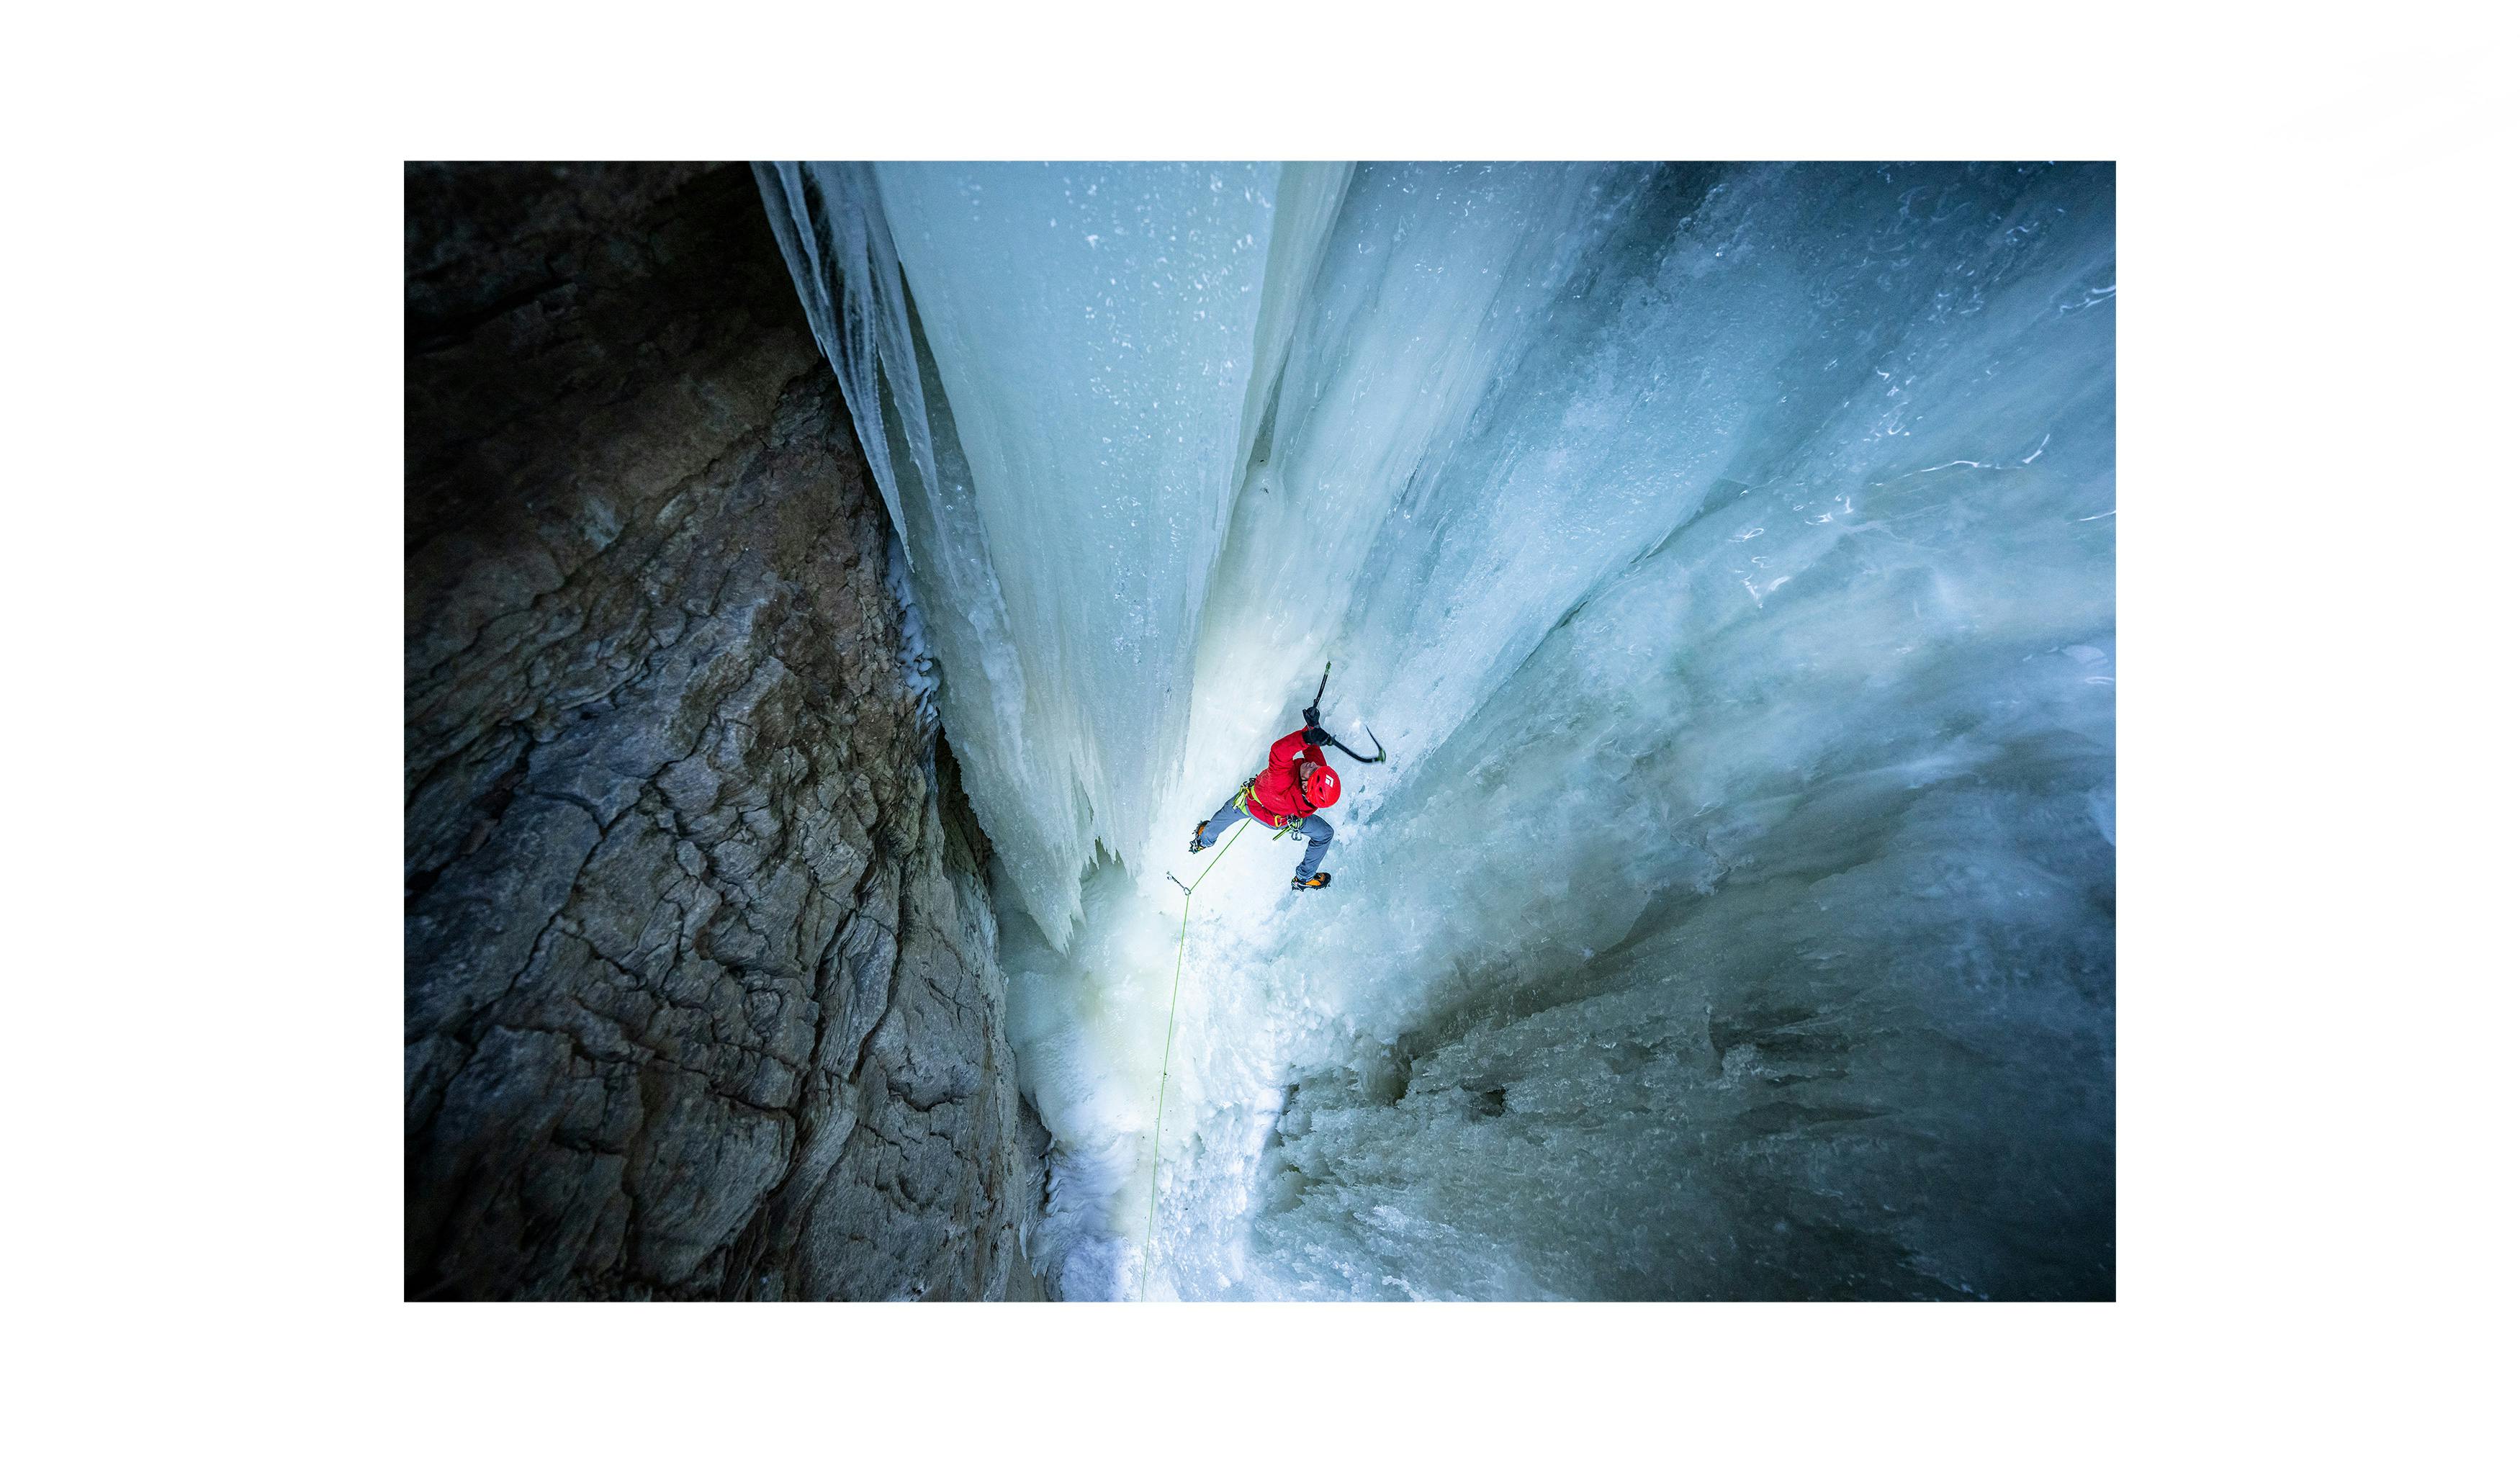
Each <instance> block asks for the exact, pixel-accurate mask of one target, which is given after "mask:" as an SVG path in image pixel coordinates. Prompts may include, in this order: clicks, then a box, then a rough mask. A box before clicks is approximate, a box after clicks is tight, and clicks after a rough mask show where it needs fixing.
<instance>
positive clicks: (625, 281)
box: [404, 165, 1039, 1299]
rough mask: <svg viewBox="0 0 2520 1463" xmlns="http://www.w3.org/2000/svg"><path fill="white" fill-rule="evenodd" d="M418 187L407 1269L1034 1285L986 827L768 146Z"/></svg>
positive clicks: (973, 1288)
mask: <svg viewBox="0 0 2520 1463" xmlns="http://www.w3.org/2000/svg"><path fill="white" fill-rule="evenodd" d="M406 209H407V217H406V251H407V253H406V258H407V280H406V287H407V288H406V300H407V310H408V315H407V331H408V336H407V339H408V344H407V352H408V353H407V357H406V372H407V379H406V444H405V468H406V517H405V531H406V540H405V550H406V554H407V558H406V568H405V579H404V583H405V594H406V601H405V602H406V614H405V647H404V652H405V661H404V698H405V699H404V709H405V764H404V789H405V797H406V802H405V821H404V855H405V878H406V887H407V891H408V893H407V899H406V904H405V911H406V912H405V947H404V949H405V971H404V981H405V991H406V1012H407V1014H406V1031H405V1038H404V1040H405V1043H406V1044H405V1047H404V1052H405V1069H404V1070H405V1078H404V1094H405V1110H406V1137H405V1155H406V1197H405V1206H406V1207H405V1274H406V1287H407V1294H408V1295H410V1296H412V1297H414V1298H435V1297H444V1298H496V1297H518V1298H527V1297H534V1298H539V1297H551V1298H561V1297H581V1298H600V1297H634V1298H635V1297H687V1298H697V1297H728V1298H738V1297H740V1298H747V1299H750V1298H762V1299H770V1298H787V1299H801V1298H832V1299H843V1298H846V1299H856V1298H866V1299H874V1298H885V1297H899V1298H910V1297H927V1298H934V1299H946V1298H969V1299H981V1298H991V1299H995V1298H1004V1297H1008V1296H1010V1295H1033V1294H1037V1293H1038V1292H1037V1289H1036V1288H1035V1287H1034V1285H1033V1282H1032V1277H1031V1275H1030V1273H1029V1271H1028V1269H1027V1268H1026V1266H1025V1264H1024V1262H1023V1260H1022V1257H1021V1246H1020V1237H1021V1232H1022V1231H1023V1229H1024V1228H1025V1227H1026V1226H1027V1225H1028V1224H1029V1223H1030V1221H1031V1217H1032V1215H1033V1214H1034V1212H1035V1210H1036V1209H1037V1206H1038V1198H1039V1182H1038V1175H1039V1171H1038V1168H1037V1167H1035V1165H1034V1161H1033V1159H1032V1158H1030V1157H1029V1156H1028V1154H1027V1151H1026V1150H1027V1149H1028V1147H1030V1146H1032V1145H1030V1144H1028V1143H1027V1142H1026V1139H1025V1135H1024V1130H1025V1124H1024V1123H1023V1120H1022V1116H1021V1115H1020V1114H1019V1111H1018V1104H1017V1099H1016V1096H1015V1091H1014V1084H1013V1072H1012V1056H1011V1055H1010V1053H1009V1050H1008V1046H1007V1039H1006V1033H1005V1020H1004V1002H1005V994H1004V991H1005V985H1004V980H1003V977H1002V976H1001V975H1000V973H999V970H998V967H997V959H996V944H997V927H996V922H995V918H994V916H993V914H992V913H991V910H990V908H989V904H988V897H987V885H986V882H985V880H984V878H983V873H982V870H983V867H984V865H985V864H986V861H987V859H988V857H989V850H988V844H987V840H986V839H985V838H984V837H983V836H982V835H981V834H980V832H979V830H978V828H977V826H976V824H974V823H973V822H972V820H971V819H970V816H969V814H968V811H967V809H966V808H965V806H964V804H963V800H962V793H961V789H960V787H959V785H958V782H957V778H956V776H955V772H954V767H953V760H952V756H951V753H950V752H949V751H948V750H947V749H946V748H944V747H943V746H942V745H941V744H940V743H938V742H937V741H936V740H935V738H934V736H933V734H932V732H931V731H927V730H925V729H923V728H922V721H921V716H920V711H919V707H918V704H917V702H916V700H915V698H914V696H913V694H912V693H911V691H910V689H909V688H908V686H907V684H906V683H905V681H904V678H903V675H902V671H901V665H900V655H901V629H900V609H899V607H898V605H897V603H896V602H895V600H894V599H893V598H892V596H891V594H890V593H889V592H888V591H887V590H886V588H885V575H884V571H885V554H886V544H887V535H888V532H889V530H888V528H887V525H886V523H885V521H884V515H883V510H882V507H881V505H880V503H879V502H878V500H877V497H876V495H875V493H874V490H873V488H872V486H871V485H870V483H869V480H868V476H867V472H866V467H865V465H864V463H863V461H862V459H861V458H860V455H859V449H858V446H857V442H856V440H855V438H854V436H853V435H852V433H851V430H850V426H849V422H848V420H847V417H846V415H845V409H844V408H843V407H842V406H841V404H840V402H839V399H838V392H837V390H836V388H835V387H834V386H833V384H832V379H831V373H830V371H829V369H828V368H827V367H826V366H825V365H824V364H823V362H822V361H821V359H820V357H819V356H818V355H817V354H816V352H815V349H814V344H813V341H812V339H811V337H810V336H809V335H808V333H807V332H806V330H805V326H804V322H803V320H802V318H801V315H800V312H799V310H798V308H797V306H796V303H795V300H794V297H793V295H792V293H791V291H790V289H789V287H788V284H787V277H786V274H785V271H784V269H783V267H782V265H781V262H780V259H779V256H778V251H777V248H776V246H775V245H774V244H772V242H771V239H770V234H769V230H768V227H767V225H766V224H765V223H764V222H763V220H762V217H761V210H760V205H759V201H758V199H757V198H756V197H755V195H754V193H753V189H752V184H751V180H750V178H749V176H748V174H747V173H746V172H745V171H744V169H742V167H740V166H705V165H675V166H661V167H655V166H637V165H623V166H603V167H568V168H559V167H548V166H504V165H503V166H449V167H435V166H415V167H413V168H412V169H410V170H409V172H408V174H407V179H406Z"/></svg>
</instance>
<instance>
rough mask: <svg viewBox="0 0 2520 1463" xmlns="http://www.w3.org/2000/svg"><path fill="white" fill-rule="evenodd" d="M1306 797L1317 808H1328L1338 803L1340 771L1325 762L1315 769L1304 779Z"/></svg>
mask: <svg viewBox="0 0 2520 1463" xmlns="http://www.w3.org/2000/svg"><path fill="white" fill-rule="evenodd" d="M1304 796H1305V797H1307V798H1310V799H1311V800H1312V804H1313V806H1314V807H1316V808H1327V807H1328V806H1329V805H1330V804H1332V803H1335V802H1337V801H1338V769H1337V768H1334V767H1332V766H1330V765H1329V764H1328V763H1327V762H1325V763H1323V764H1322V765H1321V766H1319V767H1316V768H1313V769H1312V770H1311V771H1310V773H1309V774H1308V775H1307V776H1305V777H1304Z"/></svg>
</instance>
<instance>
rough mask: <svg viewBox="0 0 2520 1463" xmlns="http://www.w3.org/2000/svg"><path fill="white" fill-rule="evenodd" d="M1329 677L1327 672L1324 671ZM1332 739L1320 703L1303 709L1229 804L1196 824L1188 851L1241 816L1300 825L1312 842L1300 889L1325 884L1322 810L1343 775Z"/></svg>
mask: <svg viewBox="0 0 2520 1463" xmlns="http://www.w3.org/2000/svg"><path fill="white" fill-rule="evenodd" d="M1324 675H1325V679H1327V676H1328V673H1327V672H1325V673H1324ZM1329 739H1330V736H1329V733H1328V732H1327V731H1323V730H1322V714H1321V711H1320V710H1319V709H1318V708H1316V707H1306V708H1305V710H1304V726H1303V730H1302V731H1289V732H1287V733H1286V734H1285V735H1283V736H1281V737H1279V738H1278V739H1277V740H1276V741H1274V742H1272V743H1270V745H1269V766H1268V769H1267V770H1266V771H1264V772H1262V773H1261V774H1260V775H1259V776H1256V777H1253V778H1252V779H1250V780H1249V781H1247V782H1245V783H1243V784H1242V786H1241V788H1240V789H1239V790H1238V791H1237V792H1236V793H1235V794H1234V796H1232V797H1230V798H1228V799H1226V800H1225V806H1224V807H1222V808H1219V809H1217V810H1216V812H1215V814H1214V815H1213V816H1211V817H1210V818H1208V820H1206V821H1204V822H1202V823H1200V824H1199V825H1198V827H1197V828H1196V829H1194V830H1193V832H1192V833H1191V835H1190V851H1191V852H1192V853H1193V854H1196V853H1203V852H1205V851H1206V850H1208V849H1210V848H1213V847H1215V845H1216V840H1217V838H1218V836H1219V835H1221V834H1222V833H1224V831H1225V830H1226V829H1227V828H1229V827H1232V826H1233V825H1234V820H1236V819H1238V818H1247V819H1250V820H1253V821H1254V822H1257V823H1259V824H1260V825H1261V826H1263V827H1270V828H1277V829H1279V830H1280V831H1281V832H1282V834H1283V831H1284V830H1285V829H1288V828H1299V829H1301V830H1302V831H1303V834H1304V837H1305V838H1306V839H1307V840H1309V841H1310V844H1311V846H1310V847H1309V848H1306V849H1305V850H1304V862H1303V863H1301V864H1296V865H1295V885H1294V887H1296V888H1298V889H1326V888H1328V887H1329V882H1330V876H1329V875H1328V874H1326V873H1322V872H1320V871H1319V870H1320V868H1321V865H1322V855H1323V854H1324V853H1325V852H1327V851H1328V849H1329V846H1330V820H1328V819H1327V818H1324V817H1322V815H1321V810H1322V809H1324V808H1327V807H1328V806H1329V805H1330V804H1332V803H1335V802H1337V801H1338V796H1339V775H1338V771H1337V770H1336V769H1335V768H1332V767H1331V766H1330V764H1329V759H1328V757H1326V756H1324V755H1323V753H1322V743H1324V742H1326V741H1328V740H1329Z"/></svg>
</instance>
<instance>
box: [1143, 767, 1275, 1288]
mask: <svg viewBox="0 0 2520 1463" xmlns="http://www.w3.org/2000/svg"><path fill="white" fill-rule="evenodd" d="M1243 785H1244V786H1245V787H1246V788H1247V787H1248V786H1249V785H1250V784H1248V783H1245V784H1243ZM1236 801H1240V799H1239V798H1238V799H1237V800H1236ZM1245 811H1246V812H1247V811H1248V810H1245ZM1246 826H1248V824H1247V823H1238V824H1236V825H1235V828H1234V831H1233V832H1231V833H1228V834H1226V835H1225V847H1224V848H1220V849H1218V850H1217V851H1216V858H1215V859H1214V860H1212V861H1210V863H1209V864H1208V865H1207V867H1206V868H1204V869H1202V870H1200V871H1199V875H1198V877H1197V878H1194V879H1193V880H1191V881H1190V882H1189V883H1187V884H1183V883H1182V881H1181V880H1179V879H1177V878H1173V876H1172V875H1171V874H1169V873H1167V874H1165V875H1164V877H1165V878H1168V879H1172V880H1173V882H1174V883H1175V884H1180V885H1181V892H1182V927H1181V939H1180V940H1178V941H1176V942H1175V943H1174V945H1173V1007H1172V1010H1171V1012H1170V1013H1168V1014H1167V1015H1166V1016H1165V1017H1164V1070H1163V1076H1161V1077H1159V1078H1157V1079H1156V1080H1155V1172H1154V1174H1153V1175H1151V1176H1149V1177H1148V1179H1147V1243H1146V1248H1145V1249H1143V1250H1141V1251H1140V1252H1139V1257H1138V1299H1139V1300H1141V1301H1143V1300H1145V1299H1146V1298H1147V1269H1148V1266H1149V1265H1150V1264H1153V1263H1154V1258H1155V1187H1156V1185H1158V1184H1160V1183H1161V1182H1162V1181H1163V1177H1164V1088H1165V1087H1167V1086H1171V1085H1172V1075H1173V1022H1174V1021H1175V1020H1176V1019H1177V1018H1178V1017H1179V1016H1180V1015H1181V973H1182V953H1183V952H1185V951H1187V950H1188V949H1190V900H1191V896H1192V895H1193V894H1196V893H1197V892H1198V886H1199V885H1201V884H1204V883H1206V882H1207V876H1208V875H1209V874H1212V873H1214V872H1216V865H1217V864H1222V863H1224V862H1225V855H1226V850H1227V849H1231V848H1233V847H1234V840H1236V839H1237V838H1239V837H1241V836H1242V830H1243V828H1244V827H1246Z"/></svg>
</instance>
